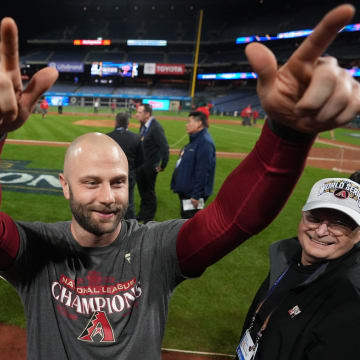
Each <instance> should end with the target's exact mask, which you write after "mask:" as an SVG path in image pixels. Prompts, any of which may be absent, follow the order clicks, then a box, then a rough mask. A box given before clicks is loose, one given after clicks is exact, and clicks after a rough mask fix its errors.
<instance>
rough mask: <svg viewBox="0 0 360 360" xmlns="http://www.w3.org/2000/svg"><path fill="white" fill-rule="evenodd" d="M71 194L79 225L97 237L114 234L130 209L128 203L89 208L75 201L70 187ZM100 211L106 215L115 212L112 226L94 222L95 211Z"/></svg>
mask: <svg viewBox="0 0 360 360" xmlns="http://www.w3.org/2000/svg"><path fill="white" fill-rule="evenodd" d="M69 193H70V209H71V212H72V214H73V216H74V218H75V220H76V221H77V222H78V224H79V225H80V226H81V227H82V228H83V229H84V230H86V231H87V232H89V233H91V234H94V235H96V236H101V235H103V234H108V233H112V232H113V231H115V229H116V228H117V226H118V225H119V223H120V221H121V220H122V219H123V218H124V215H125V213H126V211H127V208H128V203H127V204H124V205H122V206H121V205H114V204H113V205H112V206H95V205H93V206H90V207H89V206H88V205H82V204H80V203H78V202H76V201H75V199H74V195H73V192H72V191H71V188H70V187H69ZM94 210H95V211H100V212H104V213H110V212H114V214H115V219H114V220H113V222H112V226H110V227H104V225H105V224H109V223H108V222H107V223H105V222H104V223H101V221H94V220H93V219H92V218H91V215H92V213H93V211H94Z"/></svg>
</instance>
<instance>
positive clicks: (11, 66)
mask: <svg viewBox="0 0 360 360" xmlns="http://www.w3.org/2000/svg"><path fill="white" fill-rule="evenodd" d="M0 35H1V43H0V151H1V149H2V147H3V144H4V142H5V138H6V134H7V133H8V132H10V131H13V130H16V129H17V128H19V127H20V126H21V125H23V124H24V123H25V121H26V119H27V118H28V117H29V115H30V114H31V112H32V109H33V108H34V106H35V104H36V102H37V101H38V99H39V98H40V96H41V95H42V94H43V93H44V92H45V91H46V90H47V89H49V88H50V87H51V86H52V85H53V83H54V82H55V81H56V79H57V76H58V72H57V70H55V69H53V68H45V69H42V70H40V71H38V72H37V73H36V74H35V75H34V76H33V77H32V79H31V80H30V82H29V84H28V86H27V87H26V89H25V90H23V86H22V81H21V73H20V67H19V49H18V43H19V41H18V30H17V26H16V24H15V22H14V20H13V19H11V18H4V19H3V20H2V21H1V25H0ZM0 199H1V198H0ZM18 249H19V235H18V232H17V229H16V226H15V223H14V222H13V221H12V219H11V218H10V217H9V216H8V215H6V214H4V213H0V269H1V268H4V267H6V266H8V265H10V264H11V262H12V261H13V259H14V258H15V257H16V254H17V252H18Z"/></svg>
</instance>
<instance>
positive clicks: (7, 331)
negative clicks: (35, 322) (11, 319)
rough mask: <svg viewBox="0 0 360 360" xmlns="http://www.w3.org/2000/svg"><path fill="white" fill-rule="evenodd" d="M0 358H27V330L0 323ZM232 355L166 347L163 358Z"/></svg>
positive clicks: (224, 358)
mask: <svg viewBox="0 0 360 360" xmlns="http://www.w3.org/2000/svg"><path fill="white" fill-rule="evenodd" d="M0 350H1V351H0V360H25V359H26V330H25V329H21V328H19V327H18V326H13V325H4V324H0ZM230 359H234V356H232V355H222V354H210V353H194V352H190V351H188V352H187V351H179V350H169V349H164V350H163V351H162V360H230Z"/></svg>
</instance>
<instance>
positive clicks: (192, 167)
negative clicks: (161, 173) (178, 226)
mask: <svg viewBox="0 0 360 360" xmlns="http://www.w3.org/2000/svg"><path fill="white" fill-rule="evenodd" d="M186 132H187V133H188V134H189V136H190V142H189V144H187V145H186V146H185V147H184V148H183V149H182V150H181V151H180V157H179V159H178V161H177V163H176V168H175V170H174V173H173V175H172V179H171V189H172V190H173V191H174V192H175V193H177V194H178V195H179V198H180V203H181V217H182V218H183V219H188V218H191V217H192V216H194V215H195V213H196V212H197V211H199V210H200V209H203V208H204V203H205V201H206V200H207V198H208V197H209V196H210V195H211V194H212V192H213V187H214V175H215V164H216V154H215V144H214V141H213V139H212V138H211V135H210V134H209V133H208V130H207V117H206V115H205V114H204V113H202V112H200V111H194V112H191V113H190V114H189V119H188V122H187V124H186Z"/></svg>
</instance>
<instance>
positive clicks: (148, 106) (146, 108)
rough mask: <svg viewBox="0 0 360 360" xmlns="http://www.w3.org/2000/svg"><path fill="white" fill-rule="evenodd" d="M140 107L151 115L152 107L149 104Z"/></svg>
mask: <svg viewBox="0 0 360 360" xmlns="http://www.w3.org/2000/svg"><path fill="white" fill-rule="evenodd" d="M140 106H143V107H144V111H145V112H147V113H149V114H150V115H152V107H151V105H150V104H141V105H140Z"/></svg>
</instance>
